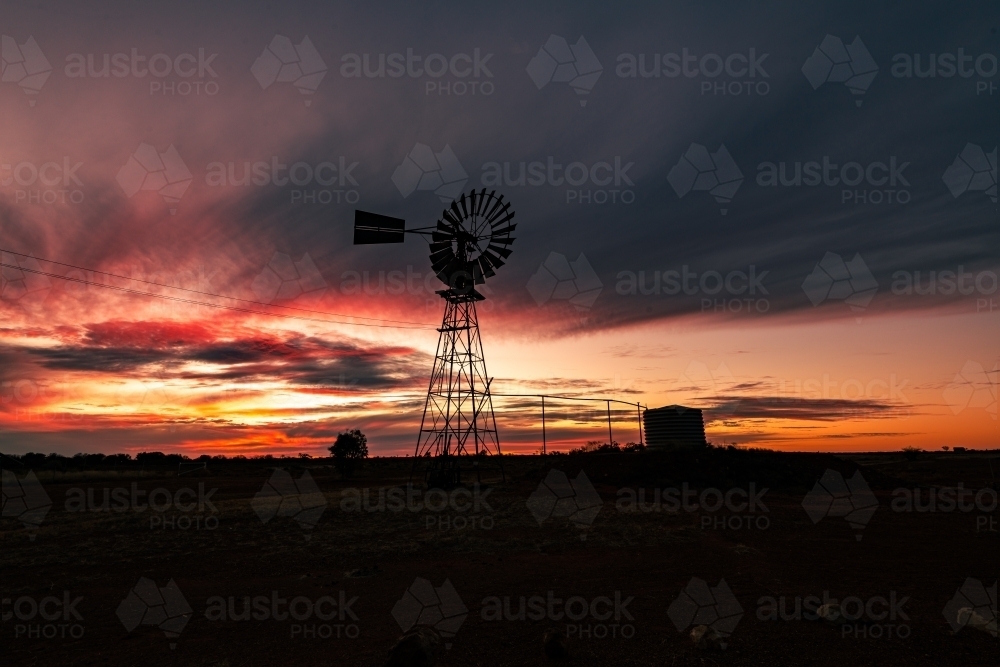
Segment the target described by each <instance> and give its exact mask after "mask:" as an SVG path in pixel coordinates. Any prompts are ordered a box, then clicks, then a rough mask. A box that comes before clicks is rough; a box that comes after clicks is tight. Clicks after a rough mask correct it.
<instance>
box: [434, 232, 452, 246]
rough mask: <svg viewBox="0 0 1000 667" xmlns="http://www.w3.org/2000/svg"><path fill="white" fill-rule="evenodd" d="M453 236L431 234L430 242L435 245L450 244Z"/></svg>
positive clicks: (441, 233) (437, 233)
mask: <svg viewBox="0 0 1000 667" xmlns="http://www.w3.org/2000/svg"><path fill="white" fill-rule="evenodd" d="M454 238H455V235H454V234H445V233H444V232H431V240H432V241H434V242H435V243H445V242H447V243H451V242H452V240H454Z"/></svg>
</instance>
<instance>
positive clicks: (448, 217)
mask: <svg viewBox="0 0 1000 667" xmlns="http://www.w3.org/2000/svg"><path fill="white" fill-rule="evenodd" d="M441 217H442V218H444V219H445V221H446V222H447V223H448V225H449V226H448V227H447V229H448V230H450V231H454V230H455V228H456V227H458V225H459V220H460V219H461V218H457V217H455V215H454V214H453V213H452V212H451V211H449V210H448V209H445V210H443V211H441ZM438 224H439V225H440V224H441V223H440V222H439V223H438Z"/></svg>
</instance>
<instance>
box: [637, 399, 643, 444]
mask: <svg viewBox="0 0 1000 667" xmlns="http://www.w3.org/2000/svg"><path fill="white" fill-rule="evenodd" d="M635 415H636V417H638V418H639V446H640V447H642V446H643V445H642V410H640V409H639V402H638V401H636V403H635Z"/></svg>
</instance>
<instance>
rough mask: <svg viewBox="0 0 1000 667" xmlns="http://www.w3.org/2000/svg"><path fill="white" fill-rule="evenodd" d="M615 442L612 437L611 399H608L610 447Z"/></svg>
mask: <svg viewBox="0 0 1000 667" xmlns="http://www.w3.org/2000/svg"><path fill="white" fill-rule="evenodd" d="M614 442H615V441H614V440H612V439H611V401H608V447H611V446H612V445H614Z"/></svg>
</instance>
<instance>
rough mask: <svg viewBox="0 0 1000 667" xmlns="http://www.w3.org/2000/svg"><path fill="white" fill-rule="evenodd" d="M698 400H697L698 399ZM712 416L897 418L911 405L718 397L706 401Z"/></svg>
mask: <svg viewBox="0 0 1000 667" xmlns="http://www.w3.org/2000/svg"><path fill="white" fill-rule="evenodd" d="M696 402H697V401H696ZM703 404H704V405H705V410H706V416H707V418H709V419H723V420H732V419H736V420H739V419H801V420H809V421H835V420H843V419H878V418H883V419H889V418H892V419H898V418H900V417H904V416H909V415H910V414H911V411H912V408H911V406H908V405H903V404H900V403H898V402H893V401H883V400H878V399H846V398H800V397H795V398H789V397H787V396H755V397H752V398H748V397H743V396H716V397H713V398H712V399H710V400H707V401H703Z"/></svg>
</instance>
